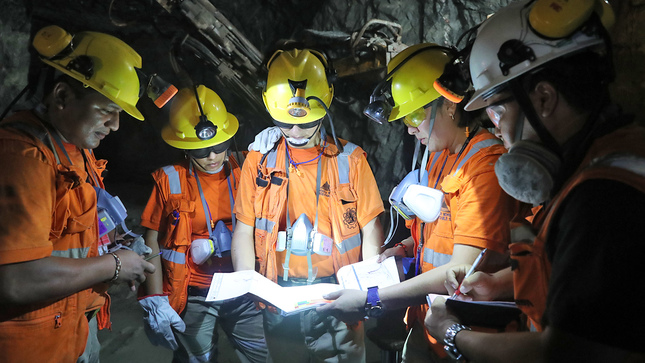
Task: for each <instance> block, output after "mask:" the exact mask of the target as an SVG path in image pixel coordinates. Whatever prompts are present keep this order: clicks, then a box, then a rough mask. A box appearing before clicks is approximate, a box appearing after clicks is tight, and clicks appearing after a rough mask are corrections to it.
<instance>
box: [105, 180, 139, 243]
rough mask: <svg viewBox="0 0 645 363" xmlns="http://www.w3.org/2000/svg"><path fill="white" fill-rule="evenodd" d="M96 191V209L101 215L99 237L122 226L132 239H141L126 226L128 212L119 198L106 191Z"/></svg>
mask: <svg viewBox="0 0 645 363" xmlns="http://www.w3.org/2000/svg"><path fill="white" fill-rule="evenodd" d="M94 190H95V191H96V207H97V209H98V214H99V237H103V236H104V235H105V234H106V233H108V232H110V231H111V230H113V229H115V228H116V226H118V225H120V226H121V228H123V231H124V232H125V233H127V234H129V235H131V236H132V237H135V238H136V237H139V236H140V235H139V234H136V233H133V232H132V231H131V230H129V229H128V227H127V226H126V225H125V218H126V217H127V216H128V212H127V210H126V209H125V206H124V205H123V202H121V199H119V197H113V196H111V195H110V193H108V192H107V191H106V190H105V189H102V188H99V187H94Z"/></svg>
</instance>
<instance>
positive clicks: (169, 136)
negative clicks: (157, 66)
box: [161, 85, 239, 150]
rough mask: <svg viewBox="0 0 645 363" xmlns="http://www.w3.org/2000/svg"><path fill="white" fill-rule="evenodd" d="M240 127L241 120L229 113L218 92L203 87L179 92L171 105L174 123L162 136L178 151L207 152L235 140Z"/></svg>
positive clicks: (166, 127) (165, 129)
mask: <svg viewBox="0 0 645 363" xmlns="http://www.w3.org/2000/svg"><path fill="white" fill-rule="evenodd" d="M197 99H199V103H198V102H197ZM238 128H239V122H238V120H237V118H236V117H235V116H233V115H232V114H230V113H228V112H226V106H224V102H222V99H221V98H220V97H219V96H218V95H217V93H215V92H213V91H212V90H211V89H209V88H207V87H206V86H203V85H200V86H195V87H194V88H184V89H181V90H180V91H179V92H178V93H177V95H176V96H175V97H174V99H173V100H172V104H171V106H170V122H169V123H168V125H166V126H164V128H163V129H162V130H161V137H162V138H163V139H164V141H165V142H166V143H167V144H168V145H170V146H172V147H175V148H178V149H184V150H195V149H204V148H207V147H210V146H214V145H218V144H221V143H223V142H225V141H227V140H229V139H231V138H232V137H233V136H234V135H235V133H236V132H237V130H238Z"/></svg>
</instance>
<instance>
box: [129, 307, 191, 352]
mask: <svg viewBox="0 0 645 363" xmlns="http://www.w3.org/2000/svg"><path fill="white" fill-rule="evenodd" d="M139 304H140V305H141V307H142V308H143V310H144V312H145V313H144V317H143V321H144V322H145V324H144V330H145V331H146V335H147V336H148V339H149V340H150V343H152V344H153V345H160V346H162V347H166V348H170V349H172V350H176V349H177V347H178V345H177V340H175V334H174V333H173V332H172V328H174V329H175V330H177V331H179V332H183V331H184V330H186V324H185V323H184V321H183V320H181V318H180V317H179V315H178V314H177V312H176V311H175V310H174V309H173V308H172V307H171V306H170V303H169V302H168V296H165V295H151V296H146V297H144V298H142V299H140V300H139Z"/></svg>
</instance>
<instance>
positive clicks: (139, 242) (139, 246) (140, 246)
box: [130, 236, 152, 256]
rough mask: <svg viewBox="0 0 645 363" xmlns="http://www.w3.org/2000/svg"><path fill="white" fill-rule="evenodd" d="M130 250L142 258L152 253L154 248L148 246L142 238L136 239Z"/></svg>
mask: <svg viewBox="0 0 645 363" xmlns="http://www.w3.org/2000/svg"><path fill="white" fill-rule="evenodd" d="M130 248H132V251H134V252H136V253H137V254H139V255H140V256H143V255H147V254H150V253H152V248H150V247H148V246H147V245H146V241H144V240H143V237H141V236H138V237H136V238H135V239H134V241H132V243H130Z"/></svg>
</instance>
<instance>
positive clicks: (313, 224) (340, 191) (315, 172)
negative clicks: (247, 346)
mask: <svg viewBox="0 0 645 363" xmlns="http://www.w3.org/2000/svg"><path fill="white" fill-rule="evenodd" d="M328 81H329V80H328V79H327V61H326V58H325V57H324V55H323V54H321V53H319V52H317V51H315V50H311V49H291V50H279V51H277V52H276V53H274V55H273V56H272V57H271V60H270V61H269V62H268V79H267V86H266V89H265V91H264V93H263V96H264V101H265V104H266V106H267V109H268V111H269V113H270V114H271V117H272V118H273V120H274V124H275V125H276V126H277V127H278V130H276V129H274V130H275V131H276V132H279V133H278V136H279V139H278V140H277V142H276V143H275V145H273V144H271V146H272V147H273V148H269V150H268V151H267V152H266V153H265V154H264V155H263V154H262V153H260V152H255V151H252V152H250V153H249V155H248V158H247V159H246V161H245V163H244V166H243V168H242V176H241V181H240V189H239V191H238V198H237V203H236V205H235V213H236V216H237V218H238V226H237V228H236V229H235V232H234V234H233V250H232V256H233V266H234V267H235V270H236V271H240V270H254V269H256V264H257V268H258V271H259V272H260V273H261V274H263V275H264V276H266V277H267V278H269V279H270V280H272V281H274V282H276V283H278V284H280V285H281V286H297V285H307V284H317V283H335V282H336V276H335V273H336V272H337V271H338V269H339V268H340V267H342V266H345V265H348V264H351V263H355V262H358V261H360V260H361V258H369V257H373V256H376V255H377V254H378V253H379V252H380V245H381V243H382V242H383V235H382V229H381V225H380V222H379V221H378V218H377V217H378V216H379V214H381V213H382V212H383V203H382V201H381V197H380V194H379V191H378V188H377V186H376V181H375V179H374V176H373V174H372V171H371V169H370V167H369V165H368V164H367V160H366V158H365V152H364V151H363V150H362V149H361V148H360V147H358V146H357V145H355V144H352V143H350V142H347V141H344V140H341V139H338V138H336V137H335V135H334V137H331V136H328V135H327V134H326V132H324V127H323V125H322V120H323V118H324V117H325V115H326V114H328V110H327V108H328V106H329V105H330V104H331V101H332V98H333V86H332V85H331V84H330V83H329V82H328ZM330 126H331V127H332V133H333V123H330ZM265 151H266V150H265ZM310 242H311V243H310ZM314 245H315V246H317V247H321V246H322V247H321V248H319V249H314V247H313V246H314ZM264 324H265V326H264V328H265V335H266V338H267V344H268V346H269V352H270V354H271V356H272V358H273V360H274V361H276V362H312V361H326V362H341V361H342V362H363V361H365V345H364V331H363V325H362V324H355V325H347V324H345V323H343V322H341V321H339V320H337V319H336V318H334V317H331V316H326V317H325V316H321V315H319V314H318V313H316V311H315V310H313V309H310V310H307V311H304V312H300V313H295V314H293V315H290V316H282V315H281V314H280V312H279V311H276V309H275V308H273V307H269V308H267V309H264Z"/></svg>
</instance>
